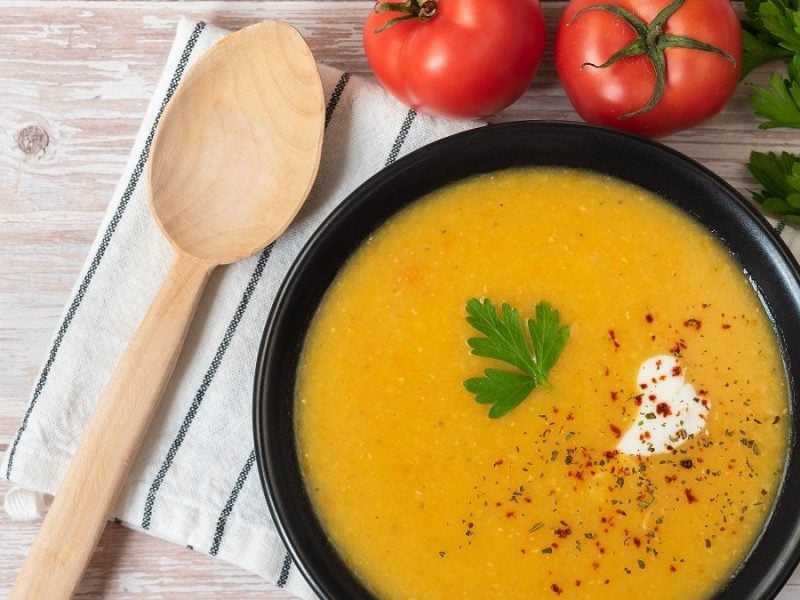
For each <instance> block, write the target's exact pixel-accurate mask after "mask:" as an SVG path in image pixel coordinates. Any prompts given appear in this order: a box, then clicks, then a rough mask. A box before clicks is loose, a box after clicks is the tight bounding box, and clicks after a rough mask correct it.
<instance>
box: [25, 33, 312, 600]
mask: <svg viewBox="0 0 800 600" xmlns="http://www.w3.org/2000/svg"><path fill="white" fill-rule="evenodd" d="M324 121H325V110H324V98H323V94H322V84H321V82H320V79H319V73H318V72H317V67H316V63H315V62H314V58H313V56H312V54H311V51H310V50H309V49H308V46H306V43H305V41H304V40H303V38H302V37H301V36H300V34H299V33H298V32H297V31H296V30H294V29H293V28H292V27H291V26H289V25H287V24H285V23H277V22H266V23H261V24H258V25H253V26H251V27H248V28H245V29H243V30H241V31H239V32H238V33H235V34H232V35H230V36H228V37H227V38H225V39H224V40H222V41H221V42H219V43H218V44H217V45H215V46H214V47H212V48H211V49H210V50H209V51H208V52H207V53H206V54H205V55H204V56H203V57H201V58H200V59H199V60H198V62H197V63H196V64H195V66H193V67H192V69H191V70H190V71H189V72H188V73H187V74H186V76H185V78H184V81H183V83H182V84H181V85H180V87H179V88H178V89H177V90H176V92H175V95H174V96H173V98H172V100H171V102H170V103H169V105H168V106H167V108H166V110H165V111H164V114H163V115H162V118H161V122H160V125H159V127H158V129H157V132H156V136H155V140H154V143H153V147H152V153H151V158H150V197H151V208H152V212H153V215H154V217H155V220H156V222H157V223H158V225H159V227H160V228H161V230H162V231H163V232H164V235H165V236H166V237H167V238H168V239H169V241H170V242H171V243H172V245H173V247H174V248H175V250H176V252H175V256H174V258H173V261H172V265H171V266H170V268H169V271H168V272H167V275H166V278H165V279H164V282H163V283H162V285H161V288H160V290H159V291H158V293H157V294H156V296H155V298H154V300H153V302H152V304H151V306H150V309H149V310H148V311H147V314H146V315H145V317H144V319H143V320H142V323H141V324H140V325H139V328H138V329H137V331H136V333H135V334H134V336H133V338H132V339H131V341H130V342H129V344H128V347H127V349H126V351H125V353H124V355H123V356H122V359H121V360H120V362H119V364H118V365H117V368H116V370H115V371H114V373H113V375H112V376H111V379H110V380H109V382H108V384H107V386H106V388H105V390H104V391H103V394H102V396H101V397H100V399H99V400H98V404H97V408H96V409H95V411H94V413H93V415H92V417H91V419H90V420H89V423H88V424H87V426H86V431H85V433H84V436H83V439H82V440H81V443H80V445H79V446H78V449H77V450H76V452H75V456H74V457H73V459H72V463H71V464H70V467H69V470H68V471H67V474H66V476H65V478H64V481H63V483H62V484H61V487H60V488H59V490H58V493H57V494H56V496H55V499H54V500H53V504H52V506H51V507H50V510H49V511H48V513H47V517H46V518H45V520H44V523H43V524H42V528H41V530H40V531H39V534H38V536H37V537H36V540H35V541H34V544H33V547H32V548H31V551H30V552H29V554H28V557H27V559H26V561H25V563H24V565H23V567H22V570H21V571H20V573H19V575H18V577H17V580H16V582H15V584H14V587H13V589H12V590H11V595H10V597H11V598H12V599H15V600H16V599H25V600H30V599H43V600H57V599H59V598H70V597H71V596H72V594H73V593H74V591H75V588H76V587H77V586H78V583H79V582H80V580H81V577H82V575H83V571H84V570H85V568H86V565H87V564H88V563H89V560H90V558H91V556H92V552H93V550H94V547H95V546H96V545H97V541H98V540H99V539H100V535H101V534H102V532H103V529H104V527H105V523H106V521H107V520H108V517H109V515H110V514H111V511H112V509H113V507H114V504H115V502H116V500H117V497H118V496H119V492H120V489H121V488H122V485H123V483H124V482H125V477H126V476H127V474H128V470H129V468H130V466H131V464H132V463H133V460H134V458H135V457H136V453H137V451H138V449H139V447H140V446H141V443H142V439H143V438H144V435H145V432H146V431H147V427H148V425H149V423H150V420H151V419H152V417H153V414H154V413H155V411H156V409H157V407H158V402H159V400H160V399H161V395H162V393H163V391H164V388H165V387H166V385H167V382H168V381H169V378H170V376H171V375H172V370H173V368H174V366H175V362H176V361H177V358H178V355H179V353H180V349H181V347H182V346H183V341H184V339H185V337H186V332H187V330H188V328H189V323H190V322H191V320H192V316H193V314H194V311H195V308H196V306H197V303H198V301H199V299H200V296H201V294H202V292H203V289H204V288H205V284H206V282H207V280H208V277H209V275H210V274H211V271H212V270H213V269H214V268H215V267H216V266H217V265H220V264H227V263H231V262H234V261H236V260H239V259H242V258H244V257H246V256H249V255H250V254H252V253H254V252H256V251H258V250H259V249H261V248H263V247H264V246H266V245H267V244H269V243H271V242H272V241H274V240H275V239H276V238H277V237H278V236H279V235H280V234H281V233H282V232H283V231H284V230H285V229H286V227H287V226H288V225H289V223H290V222H291V220H292V219H293V218H294V216H295V215H296V214H297V211H298V210H299V209H300V206H301V205H302V203H303V202H304V201H305V199H306V196H307V195H308V193H309V191H310V189H311V185H312V183H313V181H314V177H315V175H316V172H317V168H318V166H319V158H320V153H321V148H322V132H323V128H324Z"/></svg>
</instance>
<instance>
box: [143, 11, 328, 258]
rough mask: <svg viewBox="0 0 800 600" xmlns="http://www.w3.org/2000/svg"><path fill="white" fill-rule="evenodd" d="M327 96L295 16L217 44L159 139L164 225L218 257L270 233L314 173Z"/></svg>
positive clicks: (156, 193)
mask: <svg viewBox="0 0 800 600" xmlns="http://www.w3.org/2000/svg"><path fill="white" fill-rule="evenodd" d="M323 102H324V100H323V94H322V84H321V82H320V79H319V73H318V71H317V66H316V64H315V62H314V59H313V56H312V55H311V51H310V50H309V48H308V46H307V45H306V43H305V42H304V41H303V38H302V37H301V36H300V34H299V33H298V32H297V31H296V30H295V29H294V28H293V27H291V26H290V25H287V24H286V23H280V22H276V21H270V22H266V23H260V24H258V25H253V26H250V27H247V28H245V29H243V30H241V31H239V32H238V33H236V34H235V35H231V36H229V37H227V38H225V39H223V40H222V41H221V42H219V43H218V44H217V45H216V46H214V48H212V50H211V51H210V52H209V53H208V54H207V55H206V56H204V57H203V58H201V59H200V61H199V62H198V63H197V64H196V65H195V66H194V67H192V69H191V70H190V71H189V73H187V75H186V77H185V79H184V81H183V82H182V83H181V85H180V87H179V88H178V90H177V91H176V93H175V96H174V98H173V99H172V102H170V104H169V105H168V106H167V108H166V110H165V111H164V115H163V118H162V122H161V124H160V126H159V128H158V132H157V134H156V136H155V139H154V141H153V151H152V160H151V164H150V198H151V207H152V211H153V214H154V215H155V218H156V221H157V222H158V224H159V226H160V227H161V230H162V231H163V232H164V235H165V236H166V237H167V238H168V239H169V240H170V241H171V242H172V244H173V245H174V246H175V247H176V248H177V249H178V250H180V251H182V252H184V253H186V254H189V255H191V256H194V257H196V258H200V259H203V260H206V261H209V262H212V263H215V264H227V263H231V262H235V261H237V260H241V259H242V258H244V257H246V256H250V255H251V254H253V253H255V252H257V251H258V250H260V249H261V248H263V247H264V246H266V245H267V244H269V243H270V242H272V241H274V240H275V239H276V238H277V237H278V236H279V235H280V234H281V233H282V232H283V231H284V230H285V229H286V227H287V226H288V225H289V223H290V222H291V221H292V219H293V218H294V216H295V215H296V214H297V211H298V210H299V208H300V205H301V204H302V201H303V200H304V199H305V197H306V196H307V195H308V192H309V190H310V189H311V185H312V183H313V181H314V177H315V176H316V173H317V166H318V165H319V157H320V151H321V147H322V145H321V141H322V130H323V120H322V118H321V116H322V114H323V112H324V104H323Z"/></svg>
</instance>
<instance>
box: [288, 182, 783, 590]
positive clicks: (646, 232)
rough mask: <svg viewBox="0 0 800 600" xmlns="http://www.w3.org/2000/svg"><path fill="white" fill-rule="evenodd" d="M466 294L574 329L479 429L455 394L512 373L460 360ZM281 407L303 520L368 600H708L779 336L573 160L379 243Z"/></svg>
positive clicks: (478, 408) (440, 210)
mask: <svg viewBox="0 0 800 600" xmlns="http://www.w3.org/2000/svg"><path fill="white" fill-rule="evenodd" d="M472 298H477V299H480V300H482V299H490V300H491V301H492V302H494V304H495V306H496V307H497V308H499V307H500V305H501V303H508V304H509V305H510V306H513V307H516V308H517V309H518V310H519V313H520V316H521V317H522V319H523V322H524V320H527V319H529V318H532V317H533V314H534V306H535V305H536V304H537V303H538V302H540V301H546V302H548V303H549V304H550V305H552V307H553V308H555V309H556V310H558V312H559V316H560V319H561V322H562V323H564V324H567V325H568V326H569V339H568V340H567V342H566V345H565V346H564V349H563V352H562V353H561V356H560V357H559V358H558V360H557V362H556V363H555V364H554V366H553V367H552V369H551V370H550V372H549V374H548V376H547V382H546V384H542V385H538V386H537V387H536V388H535V389H534V390H533V392H532V393H530V395H529V396H528V397H526V398H525V399H524V400H523V401H522V402H521V403H520V404H519V406H517V407H516V408H514V409H513V410H511V411H510V412H508V414H506V415H505V416H502V417H500V418H496V419H491V418H489V417H488V416H487V412H488V407H487V406H486V405H485V404H479V403H477V402H476V401H475V396H473V395H472V394H471V393H470V392H469V391H467V389H465V386H464V381H465V380H468V379H470V378H474V377H480V376H481V375H482V374H483V373H484V371H485V370H486V369H507V368H508V369H509V370H511V371H513V370H514V369H513V367H512V368H509V367H508V365H507V364H505V363H502V362H501V361H499V360H495V359H492V358H486V357H482V356H475V355H474V354H472V353H471V352H470V346H469V345H468V343H467V340H468V339H469V338H472V337H476V336H478V335H479V334H478V333H477V332H476V331H475V329H473V328H472V327H471V326H470V325H469V324H468V323H467V321H466V320H465V316H466V309H465V307H466V304H467V302H468V301H469V300H470V299H472ZM526 335H527V333H526ZM296 403H297V417H296V419H297V420H296V434H297V439H298V446H299V452H300V456H301V461H302V468H303V471H304V477H305V481H306V486H307V489H308V492H309V495H310V497H311V499H312V502H313V505H314V507H315V510H316V512H317V514H318V515H319V518H320V521H321V522H322V524H323V526H324V528H325V530H326V532H327V534H328V535H329V537H330V539H331V541H332V543H333V545H334V546H335V547H336V548H337V549H338V551H339V552H340V554H341V556H342V557H343V558H344V560H345V562H346V563H347V564H348V565H350V567H351V568H352V570H353V572H354V573H355V574H356V576H357V577H358V578H359V579H360V580H361V581H362V582H363V583H364V585H365V586H366V587H367V588H368V589H369V590H371V591H372V592H373V593H374V594H375V595H376V596H377V597H380V598H386V599H394V598H398V599H399V598H418V599H427V598H447V599H449V598H481V599H483V598H503V599H508V598H550V597H553V598H558V597H560V598H581V599H584V598H587V599H590V598H602V599H613V598H620V599H627V598H648V599H649V600H657V599H660V598H665V599H666V598H682V599H693V598H697V599H699V598H708V597H709V596H711V595H713V593H714V592H715V591H716V590H718V589H719V588H720V587H721V586H723V585H724V584H725V582H726V581H727V580H728V579H729V578H730V576H731V575H732V574H733V573H734V572H735V570H736V568H737V566H738V565H739V564H741V562H742V561H743V559H744V558H745V557H746V555H747V553H748V550H749V549H750V548H751V547H752V545H753V543H754V541H755V540H756V538H757V537H758V535H759V532H760V531H761V529H762V527H763V525H764V522H765V519H766V518H767V516H768V514H769V512H770V509H771V506H772V502H773V499H774V496H775V494H776V490H777V487H778V485H779V482H780V479H781V475H782V471H783V467H784V461H785V455H786V449H787V442H788V391H787V385H786V376H785V372H784V368H783V363H782V359H781V355H780V349H779V347H778V343H777V340H776V336H775V333H774V331H773V329H772V327H771V323H770V320H769V319H768V317H767V315H766V314H765V311H764V309H763V308H762V306H761V304H760V302H759V300H758V298H757V296H756V294H755V293H754V291H753V289H752V287H751V285H750V283H749V281H748V279H747V277H746V274H744V273H743V272H742V269H741V268H740V267H739V266H738V265H737V263H736V262H735V261H734V260H732V259H731V257H730V256H729V255H728V253H727V251H726V249H725V248H724V247H723V246H722V245H721V244H720V243H719V242H718V241H716V240H715V239H714V238H713V237H712V236H711V235H710V234H709V233H708V232H707V231H705V230H704V229H703V228H701V227H700V226H698V225H697V224H696V223H695V222H694V221H693V220H692V219H690V218H689V217H688V216H686V215H685V214H684V213H682V212H680V211H679V210H677V209H675V208H674V207H673V206H671V205H670V204H668V203H667V202H665V201H664V200H662V199H660V198H658V197H656V196H654V195H652V194H651V193H649V192H646V191H644V190H642V189H640V188H638V187H635V186H633V185H630V184H627V183H624V182H621V181H618V180H615V179H612V178H609V177H605V176H601V175H598V174H594V173H590V172H584V171H575V170H567V169H549V168H548V169H518V170H509V171H502V172H498V173H493V174H489V175H483V176H478V177H475V178H472V179H469V180H466V181H463V182H460V183H458V184H455V185H452V186H450V187H447V188H445V189H442V190H440V191H438V192H436V193H434V194H432V195H430V196H428V197H426V198H424V199H421V200H419V201H417V202H415V203H414V204H413V205H412V206H410V207H409V208H407V209H406V210H404V211H402V212H401V213H399V214H398V215H396V216H395V217H394V218H392V219H391V220H390V221H389V222H387V223H386V224H385V225H383V226H382V227H381V228H380V229H379V230H378V231H376V232H375V233H374V235H372V236H371V237H370V238H369V239H368V240H367V241H366V242H365V243H364V244H363V245H362V247H361V248H360V249H359V250H358V251H357V252H356V253H355V254H354V255H353V257H352V258H351V260H350V261H349V262H348V264H347V265H346V266H345V267H344V268H343V269H342V271H341V272H340V274H339V275H338V276H337V278H336V280H335V281H334V283H333V284H332V286H331V288H330V289H329V291H328V293H327V295H326V297H325V299H324V301H323V303H322V304H321V306H320V308H319V311H318V313H317V315H316V316H315V318H314V321H313V323H312V326H311V329H310V331H309V334H308V337H307V339H306V343H305V348H304V351H303V355H302V360H301V367H300V373H299V379H298V386H297V391H296ZM663 432H666V433H664V434H663V435H662V433H663Z"/></svg>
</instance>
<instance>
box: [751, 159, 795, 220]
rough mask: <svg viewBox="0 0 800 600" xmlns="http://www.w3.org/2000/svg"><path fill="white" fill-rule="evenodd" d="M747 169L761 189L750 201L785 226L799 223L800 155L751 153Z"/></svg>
mask: <svg viewBox="0 0 800 600" xmlns="http://www.w3.org/2000/svg"><path fill="white" fill-rule="evenodd" d="M747 168H748V169H750V173H752V175H753V177H754V178H755V179H756V181H758V182H759V183H760V184H761V185H762V186H763V188H764V189H763V190H761V191H760V192H757V193H754V194H753V200H755V201H756V202H758V203H759V204H760V205H761V207H762V208H763V209H764V210H765V211H767V212H771V213H775V214H777V215H781V217H782V218H783V220H784V221H786V222H787V223H795V224H800V156H797V155H795V154H790V153H789V152H781V153H780V154H775V153H774V152H768V153H763V152H751V153H750V160H749V161H748V163H747Z"/></svg>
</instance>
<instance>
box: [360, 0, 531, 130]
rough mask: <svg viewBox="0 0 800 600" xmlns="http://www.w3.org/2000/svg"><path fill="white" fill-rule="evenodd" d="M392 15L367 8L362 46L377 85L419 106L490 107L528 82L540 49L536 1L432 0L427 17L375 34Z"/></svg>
mask: <svg viewBox="0 0 800 600" xmlns="http://www.w3.org/2000/svg"><path fill="white" fill-rule="evenodd" d="M397 14H398V13H395V12H375V11H372V12H371V13H370V15H369V16H368V17H367V19H366V22H365V23H364V30H363V39H364V51H365V53H366V56H367V60H368V61H369V64H370V66H371V67H372V70H373V72H374V73H375V76H376V77H377V79H378V81H380V83H381V84H382V85H383V86H384V88H386V89H387V90H388V91H389V92H390V93H391V94H392V95H393V96H395V97H396V98H397V99H398V100H400V101H401V102H402V103H404V104H406V105H407V106H409V107H411V108H413V109H415V110H417V111H419V112H423V113H427V114H432V115H439V116H445V117H450V118H475V117H485V116H488V115H491V114H493V113H495V112H498V111H500V110H502V109H504V108H506V107H507V106H509V105H510V104H512V103H513V102H514V101H515V100H517V99H518V98H519V97H520V96H521V95H522V94H523V93H524V92H525V91H526V90H527V89H528V87H529V86H530V84H531V81H532V80H533V77H534V75H535V73H536V70H537V69H538V67H539V63H540V62H541V59H542V56H543V55H544V48H545V36H546V33H545V25H544V17H543V16H542V11H541V8H540V6H539V2H538V0H504V1H503V2H502V3H499V4H498V3H493V2H486V0H438V2H437V8H436V14H435V15H434V16H433V17H432V18H431V19H430V20H427V21H422V20H420V19H417V18H411V19H407V20H405V21H401V22H398V23H396V24H394V25H392V26H391V27H388V28H387V29H384V30H382V31H379V32H377V33H376V31H375V30H376V29H379V28H380V27H381V26H382V25H384V23H386V22H387V21H388V20H389V19H391V18H394V17H396V16H397Z"/></svg>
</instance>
